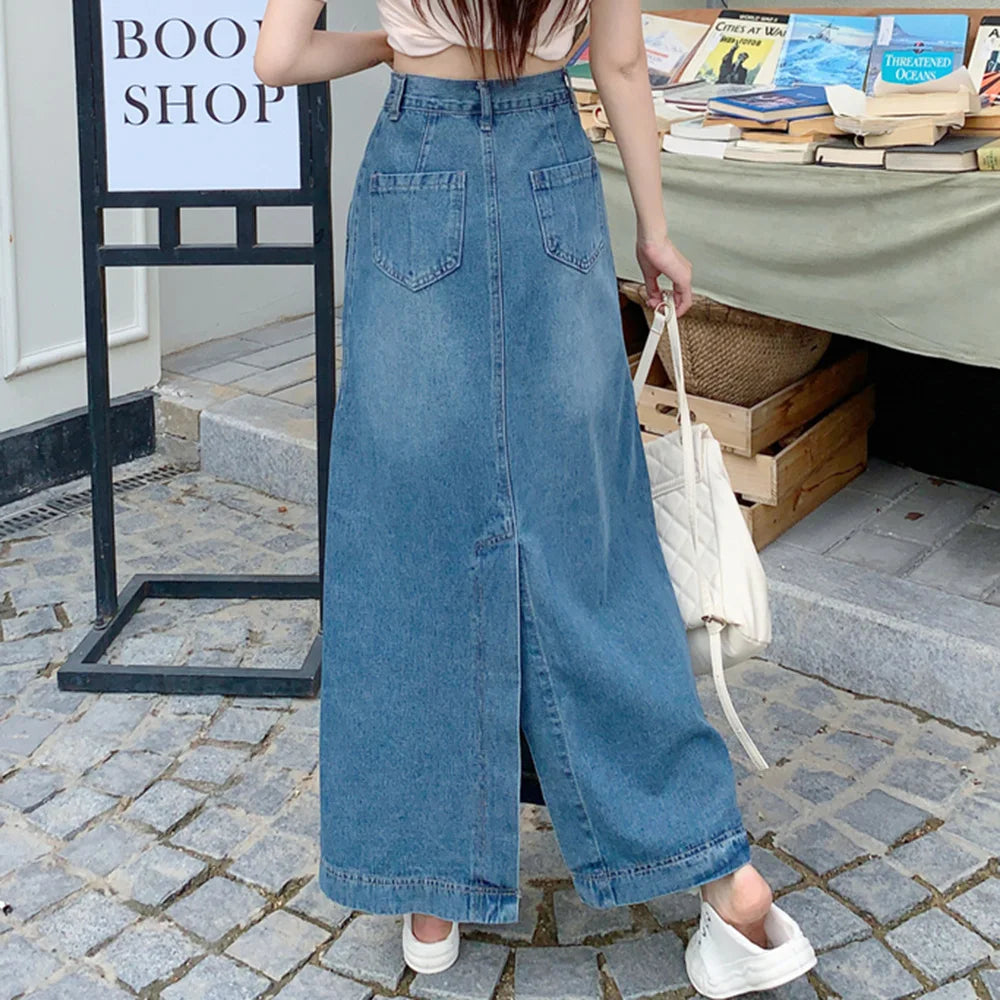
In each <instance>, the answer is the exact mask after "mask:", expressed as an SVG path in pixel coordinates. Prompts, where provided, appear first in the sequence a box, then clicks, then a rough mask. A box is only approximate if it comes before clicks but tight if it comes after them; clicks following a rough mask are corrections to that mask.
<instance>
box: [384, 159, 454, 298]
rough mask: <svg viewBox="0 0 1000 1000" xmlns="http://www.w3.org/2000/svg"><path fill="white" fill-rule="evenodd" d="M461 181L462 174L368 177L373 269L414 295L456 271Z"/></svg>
mask: <svg viewBox="0 0 1000 1000" xmlns="http://www.w3.org/2000/svg"><path fill="white" fill-rule="evenodd" d="M465 181H466V171H465V170H422V171H415V172H408V173H382V172H379V171H375V172H374V173H372V175H371V177H370V179H369V182H368V193H369V212H370V222H371V247H372V260H373V262H374V264H375V266H376V267H378V268H379V269H380V270H381V271H383V272H384V273H385V274H387V275H388V276H389V277H390V278H393V279H394V280H396V281H398V282H399V283H400V284H401V285H404V286H405V287H407V288H409V289H410V291H414V292H416V291H419V290H420V289H421V288H426V287H427V286H428V285H430V284H433V283H434V282H435V281H439V280H440V279H441V278H443V277H444V276H445V275H447V274H451V272H452V271H454V270H456V269H457V268H458V267H459V265H460V264H461V262H462V242H463V236H464V232H465V188H466V184H465Z"/></svg>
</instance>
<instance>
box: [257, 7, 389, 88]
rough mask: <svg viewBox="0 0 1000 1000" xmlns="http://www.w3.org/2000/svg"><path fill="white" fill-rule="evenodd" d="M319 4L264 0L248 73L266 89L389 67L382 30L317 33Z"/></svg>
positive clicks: (387, 50) (387, 47) (387, 46)
mask: <svg viewBox="0 0 1000 1000" xmlns="http://www.w3.org/2000/svg"><path fill="white" fill-rule="evenodd" d="M324 2H325V0H268V4H267V9H266V10H265V11H264V19H263V23H262V24H261V27H260V36H259V37H258V39H257V49H256V51H255V53H254V62H253V68H254V72H255V73H256V74H257V76H258V77H259V78H260V80H261V82H262V83H266V84H267V85H268V86H269V87H291V86H294V85H296V84H300V83H316V82H318V81H321V80H334V79H336V78H337V77H340V76H348V75H349V74H351V73H357V72H358V71H359V70H362V69H368V67H370V66H376V65H378V64H379V63H380V62H389V63H390V65H391V62H392V49H391V48H390V47H389V45H388V43H387V41H386V33H385V31H384V30H378V31H318V30H317V29H316V19H317V18H318V17H319V15H320V11H321V10H322V9H323V4H324Z"/></svg>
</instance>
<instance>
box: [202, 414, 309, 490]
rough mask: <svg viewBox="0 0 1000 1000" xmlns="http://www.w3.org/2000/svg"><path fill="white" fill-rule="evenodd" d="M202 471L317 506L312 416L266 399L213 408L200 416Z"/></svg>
mask: <svg viewBox="0 0 1000 1000" xmlns="http://www.w3.org/2000/svg"><path fill="white" fill-rule="evenodd" d="M201 467H202V470H203V471H205V472H209V473H211V474H212V475H215V476H218V477H219V478H221V479H228V480H229V481H230V482H234V483H240V484H242V485H244V486H252V487H253V488H254V489H259V490H263V491H264V492H265V493H270V494H271V495H272V496H275V497H280V498H283V499H287V500H295V501H297V502H299V503H306V504H312V505H314V506H315V504H316V503H317V493H316V469H317V465H316V421H315V416H314V414H313V413H312V412H310V411H309V410H305V409H303V408H302V407H301V406H294V405H292V404H291V403H284V402H282V401H281V400H277V399H269V398H267V397H264V396H253V395H241V396H236V397H234V398H233V399H229V400H226V401H224V402H222V403H216V404H213V405H211V406H209V407H207V408H206V409H205V410H204V411H203V412H202V414H201Z"/></svg>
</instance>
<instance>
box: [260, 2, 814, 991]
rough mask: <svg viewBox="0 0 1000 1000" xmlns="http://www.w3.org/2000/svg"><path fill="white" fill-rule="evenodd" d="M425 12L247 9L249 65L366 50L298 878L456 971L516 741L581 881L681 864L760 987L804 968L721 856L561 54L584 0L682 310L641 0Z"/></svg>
mask: <svg viewBox="0 0 1000 1000" xmlns="http://www.w3.org/2000/svg"><path fill="white" fill-rule="evenodd" d="M431 2H433V0H422V2H421V4H420V8H419V9H414V7H412V6H410V4H412V3H413V0H379V13H380V17H381V20H382V25H383V28H382V30H380V31H368V32H357V33H343V32H319V31H315V30H314V28H315V23H316V19H317V16H318V14H319V13H320V10H321V0H270V2H269V4H268V7H267V11H266V14H265V17H264V20H263V23H262V26H261V32H260V38H259V42H258V47H257V52H256V60H255V68H256V71H257V73H258V75H259V76H260V78H261V80H262V81H263V82H264V83H265V84H270V85H273V86H279V85H292V84H298V83H305V82H309V81H316V80H327V79H332V78H336V77H342V76H345V75H347V74H349V73H354V72H357V71H358V70H362V69H365V68H368V67H371V66H375V65H377V64H378V63H379V62H386V63H388V64H389V65H390V67H391V72H390V82H389V87H388V91H387V93H386V96H385V99H384V101H383V105H382V108H381V111H380V113H379V115H378V118H377V120H376V122H375V125H374V127H373V129H372V131H371V133H370V135H369V137H368V141H367V144H366V147H365V150H364V156H363V159H362V162H361V166H360V169H359V171H358V174H357V179H356V183H355V187H354V192H353V197H352V200H351V204H350V209H349V211H348V218H347V246H346V263H345V288H344V307H343V349H344V360H343V373H342V384H341V386H340V389H339V393H338V398H337V406H336V416H335V420H334V427H333V436H332V440H331V463H330V479H329V506H328V516H327V546H326V560H327V563H326V567H325V592H324V596H323V600H324V628H323V632H324V639H323V641H324V648H323V686H322V704H321V721H320V796H321V805H320V812H321V866H320V875H319V878H320V884H321V886H322V888H323V890H324V891H325V892H326V893H327V895H329V896H330V897H331V898H332V899H334V900H336V901H338V902H341V903H343V904H345V905H347V906H350V907H352V908H354V909H359V910H367V911H369V912H375V913H397V914H399V913H401V914H403V915H404V919H403V921H402V931H403V945H404V954H405V956H406V959H407V962H408V963H409V964H410V965H411V967H413V968H415V969H417V970H418V971H422V972H434V971H440V970H442V969H445V968H448V967H449V966H450V965H451V964H452V963H453V962H454V961H455V959H456V957H457V954H458V943H459V930H458V923H459V922H460V921H473V922H479V923H509V922H512V921H516V920H517V919H518V916H519V913H518V902H519V898H520V894H519V892H518V863H519V838H518V831H519V806H520V803H519V792H520V779H521V766H520V752H521V747H520V740H519V733H520V731H521V730H522V729H523V732H524V734H525V737H526V739H527V741H528V745H529V747H530V750H531V755H532V759H533V760H534V762H535V766H536V769H537V772H538V776H539V779H540V782H541V786H542V791H543V794H544V797H545V801H546V805H547V806H548V808H549V811H550V814H551V817H552V821H553V825H554V828H555V832H556V837H557V839H558V843H559V846H560V849H561V851H562V854H563V856H564V858H565V860H566V863H567V865H568V867H569V869H570V871H571V873H572V876H573V881H574V885H575V887H576V889H577V891H578V892H579V894H580V896H581V898H582V899H583V900H584V902H586V903H588V904H590V905H592V906H596V907H611V906H622V905H626V904H628V903H634V902H640V901H643V900H647V899H651V898H653V897H655V896H658V895H662V894H664V893H668V892H674V891H677V890H681V889H686V888H690V887H693V886H696V885H697V886H701V893H702V900H703V901H702V918H701V924H700V927H699V930H698V932H697V933H695V934H694V935H692V939H691V942H690V944H689V947H688V950H687V960H688V971H689V975H690V976H691V978H692V981H693V983H694V985H695V986H696V987H697V988H698V990H699V991H700V992H701V993H702V994H703V995H704V996H706V997H728V996H735V995H737V994H739V993H742V992H747V991H749V990H753V989H764V988H769V987H772V986H776V985H779V984H780V983H783V982H786V981H788V980H789V979H792V978H795V976H797V975H800V974H801V973H802V972H804V971H806V970H807V969H808V968H811V967H812V964H813V963H814V962H815V957H814V956H813V953H812V949H811V947H810V946H809V944H808V942H807V941H806V940H805V938H804V937H803V936H802V934H801V932H800V931H799V930H798V928H797V926H796V925H795V924H794V922H793V921H791V920H790V918H788V917H787V916H786V915H785V914H784V913H783V912H782V911H781V910H779V909H778V908H777V907H776V906H774V905H773V903H772V899H771V891H770V888H769V887H768V885H767V883H766V882H765V881H764V879H763V878H762V877H761V876H760V874H759V873H758V872H757V871H756V870H755V869H754V868H753V866H752V865H750V863H749V857H750V853H749V843H748V839H747V834H746V830H745V829H744V826H743V823H742V819H741V816H740V814H739V811H738V808H737V804H736V797H735V788H734V780H733V772H732V767H731V763H730V760H729V756H728V752H727V749H726V746H725V744H724V742H723V740H722V737H721V736H720V735H719V733H718V732H717V731H716V730H715V729H714V728H712V727H711V726H710V725H709V723H708V722H707V721H706V719H705V716H704V714H703V712H702V709H701V705H700V703H699V700H698V696H697V691H696V689H695V686H694V681H693V677H692V673H691V666H690V660H689V654H688V647H687V642H686V638H685V631H684V627H683V624H682V622H681V619H680V615H679V612H678V609H677V605H676V600H675V597H674V593H673V589H672V586H671V582H670V578H669V575H668V573H667V570H666V566H665V564H664V561H663V557H662V554H661V551H660V548H659V544H658V540H657V537H656V529H655V523H654V519H653V513H652V504H651V499H650V490H649V480H648V474H647V470H646V466H645V460H644V454H643V450H642V443H641V438H640V432H639V426H638V421H637V417H636V412H635V403H634V397H633V392H632V385H631V380H630V376H629V370H628V363H627V358H626V354H625V346H624V340H623V337H622V330H621V317H620V312H619V302H618V294H617V283H616V278H615V273H614V266H613V261H612V256H611V249H610V243H609V234H608V228H607V218H606V215H605V206H604V199H603V191H602V187H601V180H600V174H599V172H598V169H597V161H596V158H595V156H594V152H593V148H592V146H591V143H590V140H589V139H588V138H587V136H586V133H585V132H584V131H583V129H582V127H581V124H580V120H579V116H578V114H577V111H576V106H575V102H574V98H573V92H572V89H571V87H570V83H569V77H568V75H567V73H566V71H565V69H564V68H563V67H564V64H565V61H566V58H567V56H568V54H569V52H570V50H571V47H572V45H573V42H574V39H575V37H576V36H577V31H576V29H577V28H578V27H579V24H580V21H581V20H582V19H583V18H584V17H586V16H587V14H588V12H589V16H590V21H591V32H590V36H591V43H590V45H591V65H592V71H593V75H594V79H595V81H596V83H597V85H598V88H599V90H600V93H601V97H602V100H603V102H604V105H605V108H606V109H607V113H608V117H609V119H610V121H611V122H612V126H613V128H614V132H615V138H616V141H617V143H618V148H619V151H620V153H621V157H622V161H623V163H624V165H625V169H626V172H627V176H628V183H629V188H630V191H631V196H632V199H633V202H634V205H635V210H636V233H637V238H636V244H635V249H636V255H637V258H638V261H639V264H640V266H641V268H642V273H643V275H644V277H645V287H646V289H647V301H648V302H649V304H650V305H656V304H658V303H659V302H660V301H661V298H662V296H663V294H664V293H663V292H662V291H661V290H660V288H659V286H658V277H659V275H661V274H663V275H665V276H666V277H667V278H669V279H670V281H671V282H672V286H673V290H672V295H673V300H674V304H675V307H676V308H677V311H678V315H683V313H684V312H685V311H686V310H687V308H688V306H689V304H690V302H691V268H690V265H689V263H688V261H687V260H686V259H685V258H684V257H683V255H682V254H681V253H680V252H679V251H678V250H677V249H676V248H675V247H674V245H673V244H672V243H671V241H670V239H669V238H668V236H667V225H666V221H665V219H664V213H663V203H662V192H661V186H660V169H659V149H658V144H657V141H656V127H655V119H654V114H653V105H652V98H651V93H650V87H649V79H648V75H647V71H646V59H645V49H644V47H643V42H642V34H641V29H640V24H641V20H640V12H639V0H591V2H590V3H588V0H576V3H575V5H574V0H565V2H563V0H555V4H554V5H551V6H548V7H546V6H545V0H521V2H518V3H514V2H512V0H488V3H487V4H486V6H485V10H486V18H485V25H484V24H482V23H480V22H479V19H478V18H474V23H470V22H469V16H470V14H471V15H474V14H475V11H476V10H477V9H478V8H477V5H476V4H475V3H470V0H450V3H449V4H448V5H447V6H446V7H443V8H442V7H439V6H437V5H436V3H435V6H434V7H429V6H428V4H430V3H431ZM480 29H481V30H480ZM344 113H349V110H348V109H346V108H344V107H339V106H338V107H337V114H344ZM782 942H784V943H782Z"/></svg>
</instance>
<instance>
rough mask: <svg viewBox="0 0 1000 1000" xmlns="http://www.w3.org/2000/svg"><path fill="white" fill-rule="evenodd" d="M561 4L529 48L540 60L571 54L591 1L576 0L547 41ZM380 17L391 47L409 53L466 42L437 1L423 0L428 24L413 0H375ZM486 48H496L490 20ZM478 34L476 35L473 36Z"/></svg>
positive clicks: (549, 11) (551, 9)
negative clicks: (564, 21) (571, 12)
mask: <svg viewBox="0 0 1000 1000" xmlns="http://www.w3.org/2000/svg"><path fill="white" fill-rule="evenodd" d="M561 6H562V3H561V0H553V2H552V3H550V4H549V6H548V7H547V8H546V10H545V13H543V14H542V17H541V19H540V20H539V23H538V26H537V28H536V30H535V33H534V34H533V35H532V44H530V45H529V46H528V51H529V52H531V53H532V54H534V55H536V56H537V57H538V58H539V59H562V58H563V57H564V56H566V55H568V54H569V50H570V47H571V46H572V44H573V36H574V34H575V31H576V27H577V25H578V24H579V22H580V21H582V20H583V18H584V17H585V16H586V13H587V8H588V6H589V0H575V4H574V13H575V17H574V16H570V18H569V20H568V23H567V24H566V26H565V27H563V28H562V29H560V30H559V31H558V32H556V34H555V35H553V36H552V38H550V39H549V40H548V41H547V42H544V43H542V42H540V41H539V40H540V39H544V38H545V36H546V34H547V33H548V31H549V30H550V29H551V27H552V24H553V23H554V21H555V18H556V14H557V13H558V11H559V8H560V7H561ZM376 7H377V8H378V15H379V20H380V21H381V23H382V27H383V28H384V29H385V31H386V34H387V35H388V42H389V45H390V47H391V48H393V49H395V50H396V51H397V52H402V53H404V54H405V55H409V56H428V55H431V54H433V53H435V52H440V51H441V50H442V49H446V48H447V47H448V46H449V45H465V44H466V43H465V40H464V39H463V38H462V35H461V33H460V32H459V31H458V29H457V28H456V27H455V26H454V25H453V24H452V23H451V21H449V20H448V15H447V13H445V12H444V11H443V10H442V8H441V6H440V4H439V3H438V2H437V0H423V3H422V4H421V9H422V10H423V11H424V12H425V14H426V17H427V20H428V22H429V23H428V24H424V22H423V21H422V20H421V18H420V16H419V15H418V14H417V12H416V11H415V10H414V9H413V5H412V4H411V3H410V0H376ZM483 36H484V39H485V47H486V48H493V45H492V41H493V33H492V26H491V25H490V24H489V23H487V24H486V26H485V30H484V32H483ZM474 37H475V36H474Z"/></svg>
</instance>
